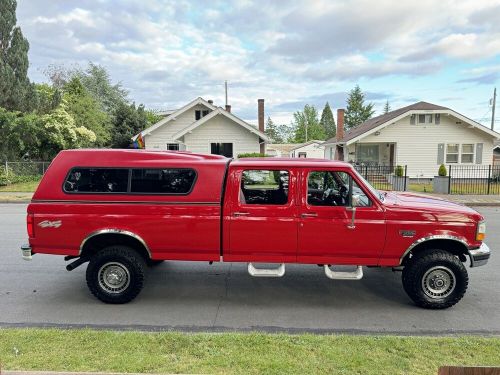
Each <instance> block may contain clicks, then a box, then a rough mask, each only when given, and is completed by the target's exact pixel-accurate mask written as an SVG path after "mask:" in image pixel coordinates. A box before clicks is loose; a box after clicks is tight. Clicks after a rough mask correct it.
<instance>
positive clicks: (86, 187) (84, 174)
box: [64, 168, 129, 193]
mask: <svg viewBox="0 0 500 375" xmlns="http://www.w3.org/2000/svg"><path fill="white" fill-rule="evenodd" d="M128 174H129V170H128V169H123V168H122V169H120V168H73V169H72V170H71V171H70V173H69V174H68V177H67V178H66V181H65V182H64V191H65V192H67V193H126V192H127V186H128Z"/></svg>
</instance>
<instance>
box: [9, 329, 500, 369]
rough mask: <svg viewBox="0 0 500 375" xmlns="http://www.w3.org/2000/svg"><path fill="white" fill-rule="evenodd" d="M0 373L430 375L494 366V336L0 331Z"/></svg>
mask: <svg viewBox="0 0 500 375" xmlns="http://www.w3.org/2000/svg"><path fill="white" fill-rule="evenodd" d="M0 362H1V364H2V368H3V369H4V370H46V371H109V372H145V373H197V374H437V370H438V367H439V366H444V365H469V366H472V365H488V366H500V338H498V337H477V336H466V337H439V338H433V337H399V336H357V335H311V334H303V335H289V334H266V333H175V332H159V333H156V332H155V333H149V332H115V331H96V330H60V329H0Z"/></svg>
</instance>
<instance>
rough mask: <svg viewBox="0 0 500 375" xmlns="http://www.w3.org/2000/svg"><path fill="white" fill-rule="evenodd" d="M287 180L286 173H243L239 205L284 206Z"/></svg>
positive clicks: (258, 171) (286, 197)
mask: <svg viewBox="0 0 500 375" xmlns="http://www.w3.org/2000/svg"><path fill="white" fill-rule="evenodd" d="M288 180H289V174H288V172H287V171H271V170H248V171H243V175H242V179H241V191H240V203H242V204H286V203H287V202H288Z"/></svg>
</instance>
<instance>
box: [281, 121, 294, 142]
mask: <svg viewBox="0 0 500 375" xmlns="http://www.w3.org/2000/svg"><path fill="white" fill-rule="evenodd" d="M277 131H278V134H279V137H280V138H281V139H282V141H283V143H294V142H295V129H294V128H293V126H290V125H286V124H281V125H278V128H277Z"/></svg>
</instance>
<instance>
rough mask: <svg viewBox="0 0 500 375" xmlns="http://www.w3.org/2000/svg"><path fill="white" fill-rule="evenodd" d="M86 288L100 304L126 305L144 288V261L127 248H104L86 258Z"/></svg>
mask: <svg viewBox="0 0 500 375" xmlns="http://www.w3.org/2000/svg"><path fill="white" fill-rule="evenodd" d="M106 276H107V277H106ZM87 285H88V287H89V289H90V291H91V292H92V294H93V295H94V296H95V297H97V298H98V299H99V300H101V301H102V302H106V303H114V304H120V303H127V302H130V301H132V300H133V299H134V298H135V297H137V295H138V294H139V292H140V291H141V290H142V287H143V285H144V260H143V259H142V257H141V256H140V255H139V254H137V252H136V251H134V250H133V249H132V248H130V247H127V246H121V245H115V246H109V247H106V248H104V249H102V250H101V251H99V252H98V253H96V254H95V255H94V256H92V258H91V259H90V262H89V265H88V267H87Z"/></svg>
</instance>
